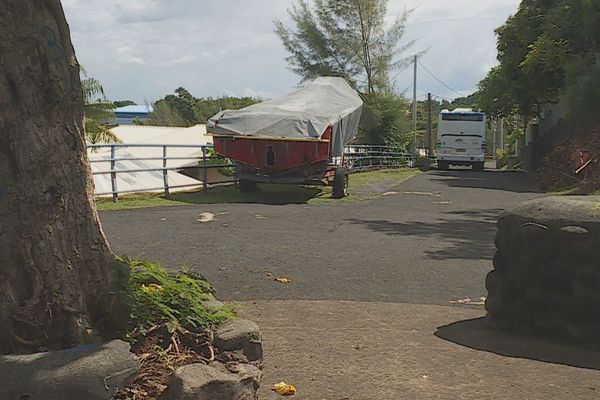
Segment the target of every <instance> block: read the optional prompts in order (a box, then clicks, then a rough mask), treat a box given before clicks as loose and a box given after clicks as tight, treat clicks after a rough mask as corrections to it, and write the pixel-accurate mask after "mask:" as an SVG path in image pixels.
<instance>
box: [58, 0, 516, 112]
mask: <svg viewBox="0 0 600 400" xmlns="http://www.w3.org/2000/svg"><path fill="white" fill-rule="evenodd" d="M518 3H519V0H453V1H452V2H449V1H446V0H406V1H405V0H390V2H389V16H390V19H392V18H394V16H396V15H398V14H399V13H401V12H402V11H403V10H404V8H405V7H407V8H409V9H410V8H414V12H413V13H412V15H411V17H410V19H409V21H408V26H407V32H406V35H405V36H406V37H405V41H406V42H407V41H409V40H412V39H417V40H418V42H417V45H416V46H415V48H414V49H415V50H418V49H426V48H429V52H428V53H427V54H426V55H425V56H424V57H423V59H422V62H423V63H424V64H425V65H426V66H428V68H430V69H431V71H432V72H434V73H435V74H436V75H437V76H438V77H439V78H440V79H442V80H443V81H445V82H447V83H448V84H450V85H451V86H452V87H454V88H456V89H457V90H459V91H464V92H470V91H472V90H473V89H474V87H475V84H476V83H477V82H478V81H479V80H480V79H481V78H483V76H484V75H485V72H486V71H487V70H489V68H490V67H491V66H492V65H494V63H495V56H496V52H495V37H494V33H493V30H494V28H496V27H497V26H499V25H501V24H502V23H503V22H504V21H505V20H506V18H507V17H508V15H509V14H511V13H514V12H515V11H516V9H517V6H518ZM292 4H293V0H252V1H248V0H203V1H197V0H127V1H123V0H102V1H89V0H63V5H64V8H65V11H66V14H67V18H68V21H69V23H70V26H71V30H72V36H73V41H74V44H75V48H76V51H77V55H78V58H79V61H80V62H81V63H82V64H83V65H84V66H85V67H86V68H87V70H88V72H89V74H90V75H92V76H94V77H96V78H98V79H100V80H101V81H102V82H103V84H104V86H105V89H106V91H107V93H108V96H109V97H111V98H113V99H124V98H131V99H134V100H137V101H139V102H143V101H144V100H145V99H148V100H150V101H152V100H155V99H157V98H160V97H163V96H164V95H165V94H166V93H169V92H171V91H172V90H173V89H175V88H177V87H179V86H184V87H186V88H187V89H188V90H190V91H191V92H192V93H193V94H194V95H196V96H219V95H222V94H224V93H229V94H237V95H240V96H242V95H251V96H260V97H263V98H271V97H275V96H279V95H282V94H285V93H287V92H289V91H291V90H293V89H295V87H296V85H297V83H298V77H297V76H296V75H294V74H293V73H292V72H291V71H290V70H289V69H288V66H287V64H286V62H285V57H286V56H287V54H286V52H285V50H284V48H283V46H282V45H281V43H280V41H279V39H278V37H277V36H276V35H275V33H274V32H273V19H275V18H279V19H282V20H284V21H289V18H288V16H287V12H286V10H287V8H289V7H290V6H291V5H292ZM411 75H412V73H411V72H410V71H405V72H404V73H402V74H400V75H399V78H398V81H397V86H398V87H399V88H409V87H410V86H411V84H412V76H411ZM428 91H431V92H433V93H435V94H438V95H442V96H445V97H455V96H456V94H455V93H453V92H452V91H450V90H448V89H446V88H445V87H443V86H441V85H440V84H439V83H437V82H436V81H435V80H434V79H433V78H431V77H429V76H428V75H427V74H426V73H425V72H424V71H421V73H420V79H419V93H420V94H423V93H426V92H428Z"/></svg>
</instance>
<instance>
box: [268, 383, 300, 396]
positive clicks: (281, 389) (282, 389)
mask: <svg viewBox="0 0 600 400" xmlns="http://www.w3.org/2000/svg"><path fill="white" fill-rule="evenodd" d="M271 390H273V391H275V392H276V393H277V394H280V395H282V396H293V395H295V394H296V386H294V385H290V384H287V383H285V382H279V383H276V384H274V385H273V389H271Z"/></svg>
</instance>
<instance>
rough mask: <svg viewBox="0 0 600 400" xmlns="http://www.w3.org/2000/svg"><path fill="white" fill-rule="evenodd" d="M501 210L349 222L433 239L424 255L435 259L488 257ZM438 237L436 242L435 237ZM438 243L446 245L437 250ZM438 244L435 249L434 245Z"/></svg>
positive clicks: (492, 252)
mask: <svg viewBox="0 0 600 400" xmlns="http://www.w3.org/2000/svg"><path fill="white" fill-rule="evenodd" d="M502 211H503V210H500V209H489V210H474V211H473V210H470V211H469V210H467V211H450V212H448V213H447V214H448V215H452V216H460V217H466V218H448V219H443V220H440V221H436V222H390V221H383V220H374V221H366V220H359V219H348V221H349V222H350V223H353V224H358V225H365V226H367V227H368V228H369V229H371V230H373V231H375V232H379V233H384V234H386V235H395V236H396V235H397V236H420V237H423V238H427V239H431V238H433V239H434V240H432V243H433V244H432V249H431V250H427V251H426V252H425V254H426V255H427V257H429V258H431V259H434V260H448V259H457V260H491V259H492V258H493V257H494V251H495V249H494V238H495V235H496V225H495V224H496V220H497V219H498V215H499V214H500V213H501V212H502ZM436 238H437V239H441V240H438V241H436V240H435V239H436ZM440 246H445V248H443V249H440V248H439V247H440ZM436 247H437V248H436Z"/></svg>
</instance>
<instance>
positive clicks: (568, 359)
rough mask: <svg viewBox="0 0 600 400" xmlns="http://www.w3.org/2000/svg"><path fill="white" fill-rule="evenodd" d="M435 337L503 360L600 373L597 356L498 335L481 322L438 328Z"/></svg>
mask: <svg viewBox="0 0 600 400" xmlns="http://www.w3.org/2000/svg"><path fill="white" fill-rule="evenodd" d="M435 336H437V337H438V338H440V339H443V340H447V341H449V342H452V343H455V344H458V345H460V346H465V347H468V348H470V349H474V350H480V351H485V352H488V353H493V354H497V355H500V356H504V357H512V358H526V359H529V360H535V361H542V362H547V363H552V364H562V365H568V366H571V367H577V368H586V369H594V370H600V352H596V351H593V350H586V349H582V348H579V347H573V346H569V345H564V344H559V343H557V342H551V341H547V340H545V339H540V338H532V337H529V336H524V335H516V334H513V333H509V332H504V331H499V330H496V329H494V328H492V326H490V324H489V322H488V321H487V320H486V319H485V318H478V319H472V320H467V321H460V322H455V323H453V324H450V325H446V326H442V327H440V328H438V330H437V331H436V332H435Z"/></svg>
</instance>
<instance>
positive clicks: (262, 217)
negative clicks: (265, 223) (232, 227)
mask: <svg viewBox="0 0 600 400" xmlns="http://www.w3.org/2000/svg"><path fill="white" fill-rule="evenodd" d="M254 217H255V218H256V219H267V217H265V216H264V215H258V214H257V215H255V216H254Z"/></svg>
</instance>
